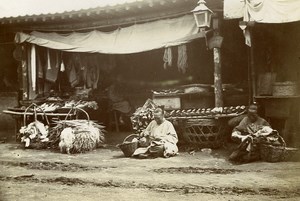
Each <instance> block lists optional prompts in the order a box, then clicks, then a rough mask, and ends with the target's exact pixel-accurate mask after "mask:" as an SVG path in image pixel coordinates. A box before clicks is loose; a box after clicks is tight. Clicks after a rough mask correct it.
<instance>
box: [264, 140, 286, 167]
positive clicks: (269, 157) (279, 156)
mask: <svg viewBox="0 0 300 201" xmlns="http://www.w3.org/2000/svg"><path fill="white" fill-rule="evenodd" d="M279 141H280V142H281V145H280V146H274V145H271V144H261V145H260V157H261V159H262V160H263V161H266V162H279V161H283V160H284V158H285V156H286V144H285V142H284V140H283V138H282V137H281V136H279Z"/></svg>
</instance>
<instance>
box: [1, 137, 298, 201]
mask: <svg viewBox="0 0 300 201" xmlns="http://www.w3.org/2000/svg"><path fill="white" fill-rule="evenodd" d="M125 135H126V134H119V135H118V136H114V137H111V138H110V139H108V145H107V146H106V147H104V148H99V149H97V150H95V151H92V152H89V153H85V154H73V155H67V154H61V153H59V152H58V151H53V150H33V149H23V148H22V147H21V146H20V145H19V144H17V143H15V142H13V141H9V142H5V143H1V144H0V170H1V172H0V200H1V201H12V200H22V201H24V200H46V201H47V200H49V201H50V200H51V201H52V200H58V199H59V200H72V201H73V200H74V201H75V200H113V201H117V200H158V201H159V200H227V201H228V200H300V179H299V178H300V162H299V160H298V158H299V157H298V156H296V157H295V158H294V160H293V161H289V162H279V163H267V162H261V161H259V162H253V163H249V164H232V163H230V162H229V161H228V160H227V158H228V155H229V154H230V150H229V149H225V148H221V149H218V150H213V151H212V153H210V154H208V153H204V152H201V151H196V152H194V153H193V154H191V153H189V152H187V151H181V152H180V154H179V155H178V156H176V157H173V158H168V159H165V158H156V159H134V158H126V157H124V156H123V153H122V152H121V151H120V150H119V149H118V148H116V146H115V145H116V144H117V143H120V142H121V141H122V139H123V137H124V136H125Z"/></svg>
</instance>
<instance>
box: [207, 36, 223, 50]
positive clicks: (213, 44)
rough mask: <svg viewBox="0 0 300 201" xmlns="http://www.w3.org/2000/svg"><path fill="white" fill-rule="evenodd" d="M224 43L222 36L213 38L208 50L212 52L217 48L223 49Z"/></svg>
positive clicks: (209, 42)
mask: <svg viewBox="0 0 300 201" xmlns="http://www.w3.org/2000/svg"><path fill="white" fill-rule="evenodd" d="M222 42H223V37H222V36H213V37H211V38H210V39H209V41H208V48H209V49H210V50H211V49H213V48H215V47H217V48H221V46H222Z"/></svg>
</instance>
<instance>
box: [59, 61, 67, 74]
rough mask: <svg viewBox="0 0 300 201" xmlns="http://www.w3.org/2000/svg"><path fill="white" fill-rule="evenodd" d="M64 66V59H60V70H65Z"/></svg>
mask: <svg viewBox="0 0 300 201" xmlns="http://www.w3.org/2000/svg"><path fill="white" fill-rule="evenodd" d="M65 70H66V68H65V64H64V61H63V60H61V64H60V72H65Z"/></svg>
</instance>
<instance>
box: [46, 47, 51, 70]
mask: <svg viewBox="0 0 300 201" xmlns="http://www.w3.org/2000/svg"><path fill="white" fill-rule="evenodd" d="M47 69H48V70H51V63H50V52H49V49H48V48H47Z"/></svg>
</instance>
